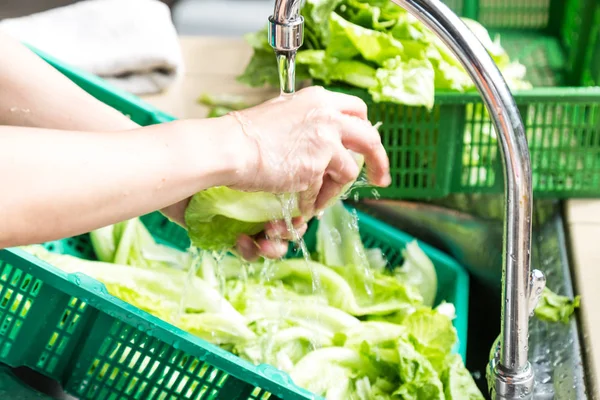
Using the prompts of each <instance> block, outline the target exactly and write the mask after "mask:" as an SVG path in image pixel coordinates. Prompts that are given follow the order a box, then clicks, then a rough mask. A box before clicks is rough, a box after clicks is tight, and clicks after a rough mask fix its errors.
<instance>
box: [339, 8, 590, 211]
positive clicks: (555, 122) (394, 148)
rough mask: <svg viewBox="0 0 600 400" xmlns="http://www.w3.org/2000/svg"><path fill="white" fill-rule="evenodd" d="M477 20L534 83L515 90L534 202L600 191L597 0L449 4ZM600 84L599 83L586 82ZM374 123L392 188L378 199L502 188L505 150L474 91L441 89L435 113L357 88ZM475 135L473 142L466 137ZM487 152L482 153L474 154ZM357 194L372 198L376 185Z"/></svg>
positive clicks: (432, 195) (442, 195) (433, 195)
mask: <svg viewBox="0 0 600 400" xmlns="http://www.w3.org/2000/svg"><path fill="white" fill-rule="evenodd" d="M445 3H447V4H448V6H449V7H450V8H452V9H453V10H454V11H455V12H456V13H457V14H458V15H460V16H463V17H468V18H471V19H475V20H478V21H479V22H481V23H482V24H483V25H484V26H485V27H486V28H488V29H489V31H490V33H491V35H492V37H494V35H495V34H500V37H501V42H502V44H503V46H504V48H505V49H506V50H507V51H508V53H509V54H510V56H511V58H512V59H513V60H519V61H520V62H521V63H523V64H524V65H526V67H527V79H529V81H531V82H532V84H533V85H534V87H535V89H533V90H527V91H519V92H515V93H514V97H515V100H516V103H517V105H518V107H519V111H520V113H521V116H522V119H523V123H524V125H525V129H526V134H527V138H528V141H529V147H530V152H531V160H532V173H533V188H534V194H535V196H536V197H538V198H542V197H552V198H575V197H597V196H599V195H600V87H595V85H597V84H600V2H598V1H597V0H446V1H445ZM584 86H594V87H584ZM330 89H332V90H337V91H342V92H346V93H350V94H355V95H358V96H360V97H362V98H363V99H364V100H365V101H366V102H367V104H368V106H369V118H370V119H371V121H372V122H383V125H382V127H381V129H380V132H381V136H382V140H383V143H384V146H385V148H386V149H387V153H388V156H389V158H390V163H391V172H392V178H393V182H392V185H391V187H389V188H386V189H380V190H378V192H379V195H380V196H381V197H382V198H392V199H395V198H405V199H410V198H413V199H414V198H439V197H444V196H446V195H448V194H455V193H501V192H502V191H503V188H504V179H503V174H502V164H501V158H500V157H501V156H500V153H499V149H498V148H497V145H495V144H493V143H492V142H491V140H490V138H489V135H486V134H484V133H485V132H489V131H490V130H493V127H492V124H491V122H490V121H489V120H487V121H482V119H481V117H480V114H481V111H482V110H483V108H484V106H483V104H482V100H481V98H480V96H479V94H478V93H469V94H457V93H448V92H441V91H440V92H437V93H436V100H435V106H434V109H433V110H432V111H431V112H429V111H427V110H426V109H425V108H417V107H408V106H399V105H396V104H377V103H374V102H373V101H372V100H371V98H370V96H369V95H368V94H367V93H366V92H364V91H360V90H356V89H347V88H342V87H330ZM468 135H470V137H471V140H470V143H471V146H466V145H465V143H468V142H469V140H468ZM482 153H485V154H486V155H489V156H487V157H485V158H481V157H480V158H477V157H476V156H477V154H482ZM360 193H361V195H363V196H366V197H373V194H372V193H371V190H369V189H363V190H362V191H361V192H360Z"/></svg>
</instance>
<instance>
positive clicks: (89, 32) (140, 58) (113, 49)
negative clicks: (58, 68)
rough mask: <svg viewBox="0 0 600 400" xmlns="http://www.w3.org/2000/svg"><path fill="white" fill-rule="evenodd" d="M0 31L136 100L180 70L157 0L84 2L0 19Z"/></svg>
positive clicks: (166, 14) (166, 15) (164, 10)
mask: <svg viewBox="0 0 600 400" xmlns="http://www.w3.org/2000/svg"><path fill="white" fill-rule="evenodd" d="M0 30H2V31H4V32H6V33H8V34H9V35H11V36H13V37H15V38H16V39H18V40H20V41H22V42H24V43H27V44H29V45H31V46H33V47H36V48H38V49H39V50H41V51H43V52H45V53H47V54H49V55H51V56H53V57H56V58H57V59H59V60H61V61H63V62H65V63H67V64H70V65H72V66H74V67H78V68H81V69H83V70H85V71H88V72H91V73H93V74H96V75H99V76H101V77H102V78H104V79H106V80H107V81H109V82H110V83H112V84H113V85H115V86H117V87H120V88H121V89H124V90H126V91H128V92H130V93H133V94H136V95H141V94H151V93H156V92H160V91H162V90H163V89H165V88H167V87H168V86H169V85H170V84H171V83H172V82H173V81H174V80H175V79H176V78H177V76H178V75H180V74H181V73H182V71H183V57H182V54H181V47H180V45H179V41H178V37H177V32H176V30H175V27H174V25H173V22H172V20H171V12H170V10H169V7H167V6H166V5H165V4H164V3H161V2H160V1H158V0H87V1H83V2H79V3H75V4H72V5H69V6H65V7H59V8H55V9H51V10H48V11H44V12H40V13H37V14H33V15H29V16H26V17H21V18H13V19H5V20H2V21H0Z"/></svg>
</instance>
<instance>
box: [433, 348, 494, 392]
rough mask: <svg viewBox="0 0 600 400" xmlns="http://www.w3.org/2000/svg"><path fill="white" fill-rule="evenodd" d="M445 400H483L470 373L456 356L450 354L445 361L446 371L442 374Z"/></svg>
mask: <svg viewBox="0 0 600 400" xmlns="http://www.w3.org/2000/svg"><path fill="white" fill-rule="evenodd" d="M442 383H443V384H444V394H445V395H446V400H484V399H485V397H484V396H483V395H482V394H481V392H480V391H479V388H478V387H477V384H476V383H475V380H474V379H473V376H472V375H471V373H470V372H469V371H468V370H467V369H466V368H465V364H464V363H463V361H462V359H461V358H460V356H459V355H458V354H451V355H449V356H448V358H447V360H446V370H445V371H444V373H443V374H442Z"/></svg>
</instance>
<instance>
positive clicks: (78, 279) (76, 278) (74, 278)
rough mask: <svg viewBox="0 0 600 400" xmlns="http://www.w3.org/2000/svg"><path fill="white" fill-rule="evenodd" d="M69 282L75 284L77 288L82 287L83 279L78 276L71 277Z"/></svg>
mask: <svg viewBox="0 0 600 400" xmlns="http://www.w3.org/2000/svg"><path fill="white" fill-rule="evenodd" d="M69 281H71V282H73V283H74V284H76V285H77V286H79V285H81V278H79V277H78V276H77V275H69Z"/></svg>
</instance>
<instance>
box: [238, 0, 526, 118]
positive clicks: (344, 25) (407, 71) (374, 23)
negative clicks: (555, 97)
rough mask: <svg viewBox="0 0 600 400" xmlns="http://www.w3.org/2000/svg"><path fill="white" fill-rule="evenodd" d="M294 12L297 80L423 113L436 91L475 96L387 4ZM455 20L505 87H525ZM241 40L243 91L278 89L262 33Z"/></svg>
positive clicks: (443, 52)
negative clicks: (298, 39)
mask: <svg viewBox="0 0 600 400" xmlns="http://www.w3.org/2000/svg"><path fill="white" fill-rule="evenodd" d="M302 14H303V16H304V17H305V32H306V33H305V36H306V39H307V40H306V42H305V46H304V47H303V48H302V49H301V50H300V51H299V52H298V55H297V61H296V63H297V71H298V79H299V80H302V81H303V80H308V79H313V80H316V81H320V82H323V83H325V84H326V85H333V86H335V85H340V84H342V85H343V84H346V85H350V86H353V87H358V88H361V89H367V90H368V93H369V94H370V95H371V97H372V98H373V100H374V101H375V102H392V103H398V104H404V105H410V106H424V107H427V108H429V109H431V108H432V106H433V104H434V92H435V90H436V89H437V90H450V91H457V92H465V91H472V90H475V86H474V84H473V81H472V80H471V78H470V77H469V75H468V74H467V72H466V71H465V69H464V68H463V67H462V65H461V64H460V62H459V61H458V59H457V58H456V57H455V56H454V55H453V54H452V53H451V52H450V50H449V49H448V48H447V47H446V46H445V45H444V44H443V43H442V41H441V40H440V39H439V38H438V37H437V36H435V35H434V34H433V32H431V31H430V30H429V29H428V28H426V27H425V25H423V24H422V23H421V22H420V21H418V20H417V19H416V18H415V17H413V16H412V15H410V14H409V13H408V12H407V11H406V10H404V9H402V8H400V7H398V6H396V5H395V4H392V3H391V2H389V1H388V2H385V1H379V0H307V1H306V2H305V4H304V6H303V9H302ZM463 20H464V22H465V24H467V26H468V27H469V29H470V30H471V31H472V32H473V33H474V34H475V35H476V36H477V38H478V39H479V40H480V41H481V42H482V44H483V45H484V47H485V48H486V49H487V50H488V52H489V54H490V55H491V56H492V58H493V60H494V61H495V62H496V64H497V65H498V67H499V68H500V70H501V72H502V73H503V75H504V76H505V79H506V80H507V83H508V84H509V86H510V87H511V88H512V89H525V88H529V87H531V85H530V84H529V83H528V82H526V81H525V79H524V75H525V74H524V73H525V68H524V67H523V65H521V64H519V63H517V62H514V61H511V60H510V58H509V56H508V54H507V53H506V51H505V50H504V49H503V48H502V46H501V44H500V41H499V38H495V39H494V40H492V38H490V36H489V34H488V32H487V30H486V29H485V28H484V27H483V26H482V25H481V24H479V23H478V22H476V21H473V20H470V19H463ZM246 39H247V41H248V42H249V43H250V44H251V45H252V47H253V48H254V56H253V57H252V59H251V60H250V63H249V64H248V66H247V68H246V71H245V72H244V74H243V75H242V76H240V77H239V80H240V81H241V82H243V83H245V84H248V85H250V86H264V85H269V86H278V85H279V80H278V73H277V68H276V61H275V56H274V55H273V50H272V48H271V47H270V46H269V44H268V43H267V31H266V29H263V30H261V31H259V32H257V33H255V34H251V35H248V36H247V37H246ZM309 52H312V53H310V54H306V55H304V53H309ZM317 55H318V57H315V56H317ZM317 59H318V61H317Z"/></svg>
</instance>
